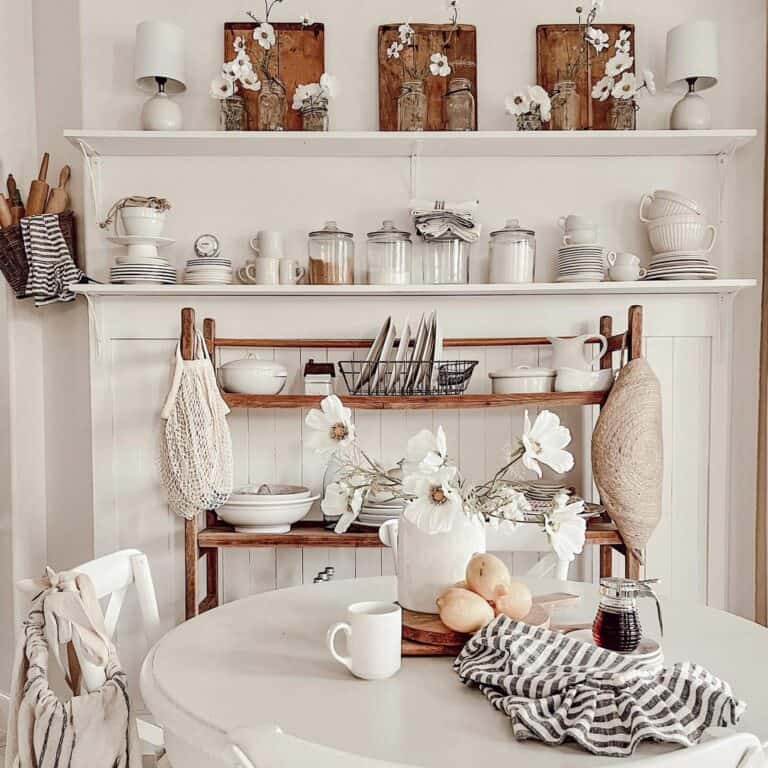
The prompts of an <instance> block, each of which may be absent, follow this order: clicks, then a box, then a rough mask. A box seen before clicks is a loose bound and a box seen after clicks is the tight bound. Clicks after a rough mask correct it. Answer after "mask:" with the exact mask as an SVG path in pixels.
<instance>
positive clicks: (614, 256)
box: [605, 251, 640, 267]
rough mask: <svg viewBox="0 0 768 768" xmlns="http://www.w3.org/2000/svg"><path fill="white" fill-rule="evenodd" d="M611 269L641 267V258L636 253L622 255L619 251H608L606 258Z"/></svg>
mask: <svg viewBox="0 0 768 768" xmlns="http://www.w3.org/2000/svg"><path fill="white" fill-rule="evenodd" d="M605 260H606V261H607V262H608V266H609V267H631V266H639V265H640V257H639V256H635V254H634V253H620V252H617V251H608V255H607V256H606V257H605Z"/></svg>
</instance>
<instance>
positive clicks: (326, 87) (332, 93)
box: [320, 72, 339, 99]
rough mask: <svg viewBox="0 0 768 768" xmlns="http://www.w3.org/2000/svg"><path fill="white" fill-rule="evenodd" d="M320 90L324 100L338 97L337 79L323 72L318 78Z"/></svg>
mask: <svg viewBox="0 0 768 768" xmlns="http://www.w3.org/2000/svg"><path fill="white" fill-rule="evenodd" d="M320 90H321V91H322V92H323V94H322V95H323V96H324V97H325V98H326V99H335V98H336V97H337V96H338V95H339V78H338V77H335V76H334V75H329V74H328V73H327V72H323V74H322V75H321V76H320Z"/></svg>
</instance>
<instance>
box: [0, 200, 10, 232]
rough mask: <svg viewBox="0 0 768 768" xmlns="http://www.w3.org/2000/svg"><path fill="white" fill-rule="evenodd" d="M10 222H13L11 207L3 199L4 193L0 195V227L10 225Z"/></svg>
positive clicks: (3, 227)
mask: <svg viewBox="0 0 768 768" xmlns="http://www.w3.org/2000/svg"><path fill="white" fill-rule="evenodd" d="M11 224H13V216H12V215H11V207H10V206H9V205H8V201H7V200H6V199H5V195H0V229H5V228H6V227H10V226H11Z"/></svg>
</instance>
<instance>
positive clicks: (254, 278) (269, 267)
mask: <svg viewBox="0 0 768 768" xmlns="http://www.w3.org/2000/svg"><path fill="white" fill-rule="evenodd" d="M237 276H238V277H239V278H240V280H241V281H242V282H243V283H255V284H256V285H279V284H280V259H267V258H265V257H263V256H260V257H258V258H256V259H254V260H253V261H249V262H248V263H247V264H246V265H245V266H244V267H243V268H242V269H241V270H240V271H239V272H238V273H237Z"/></svg>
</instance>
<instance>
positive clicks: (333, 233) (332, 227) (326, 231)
mask: <svg viewBox="0 0 768 768" xmlns="http://www.w3.org/2000/svg"><path fill="white" fill-rule="evenodd" d="M309 236H310V237H329V236H330V237H352V233H351V232H343V231H342V230H340V229H339V227H338V225H337V224H336V222H335V221H326V222H325V226H324V227H323V228H322V229H316V230H315V231H314V232H310V233H309Z"/></svg>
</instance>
